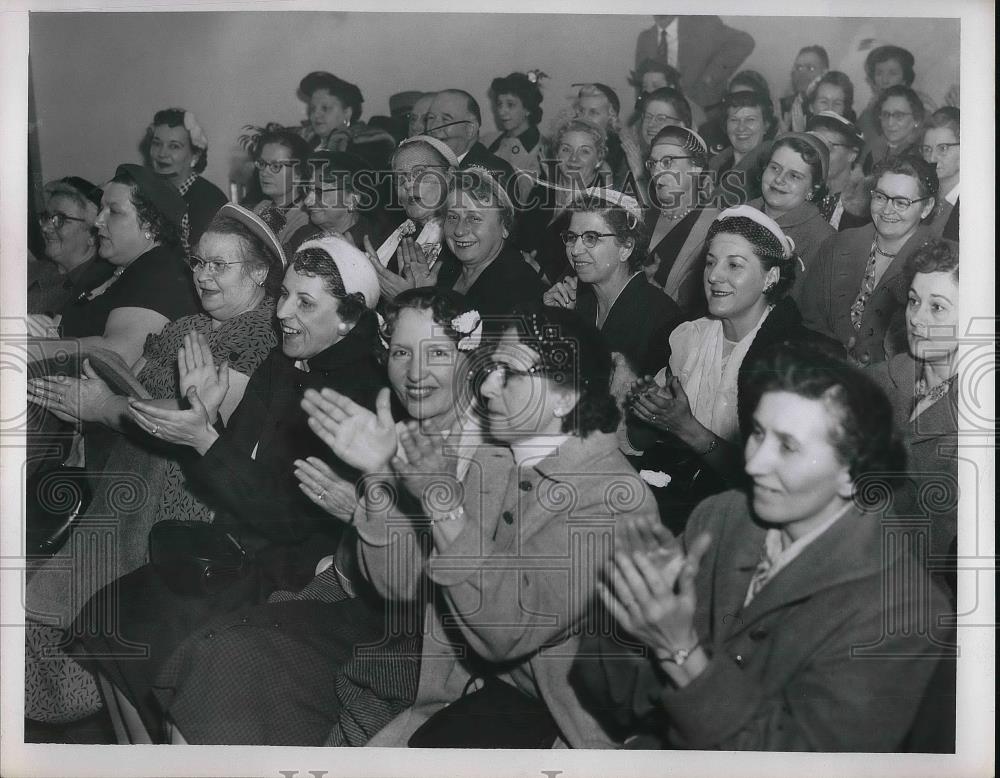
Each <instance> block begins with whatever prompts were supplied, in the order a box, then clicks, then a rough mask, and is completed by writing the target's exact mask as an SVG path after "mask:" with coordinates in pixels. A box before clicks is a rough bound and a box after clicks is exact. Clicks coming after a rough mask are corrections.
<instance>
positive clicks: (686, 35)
mask: <svg viewBox="0 0 1000 778" xmlns="http://www.w3.org/2000/svg"><path fill="white" fill-rule="evenodd" d="M658 35H659V33H658V31H657V27H656V25H653V26H652V27H650V28H649V29H646V30H643V31H642V32H641V33H639V37H638V39H637V40H636V43H635V68H636V70H638V69H639V67H640V66H641V65H642V63H643V62H644V61H645V60H647V59H654V60H655V59H657V47H658V45H659V39H658ZM677 46H678V51H677V69H678V70H679V71H680V73H681V90H682V91H683V92H684V94H685V95H686V96H687V97H688V99H689V100H693V101H694V102H696V103H697V104H698V105H700V106H702V107H703V108H708V107H709V106H711V105H714V104H715V103H718V102H719V101H720V100H722V97H723V95H725V93H726V86H727V85H728V84H729V79H730V78H731V77H732V76H733V74H734V73H736V70H737V68H739V66H740V65H741V64H742V63H743V61H744V60H745V59H746V58H747V57H749V56H750V53H751V52H752V51H753V49H754V39H753V37H752V36H751V35H750V34H749V33H746V32H743V31H742V30H736V29H733V28H732V27H727V26H726V25H725V24H723V22H722V19H720V18H719V17H718V16H681V17H679V19H678V24H677Z"/></svg>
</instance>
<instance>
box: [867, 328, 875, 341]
mask: <svg viewBox="0 0 1000 778" xmlns="http://www.w3.org/2000/svg"><path fill="white" fill-rule="evenodd" d="M874 334H875V329H874V327H869V328H868V337H869V338H870V337H872V336H873V335H874Z"/></svg>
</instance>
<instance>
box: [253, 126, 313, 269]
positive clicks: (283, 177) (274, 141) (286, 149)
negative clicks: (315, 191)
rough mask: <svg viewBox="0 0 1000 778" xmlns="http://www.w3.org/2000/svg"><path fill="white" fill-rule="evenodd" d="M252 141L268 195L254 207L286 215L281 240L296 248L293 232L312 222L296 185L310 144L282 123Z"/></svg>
mask: <svg viewBox="0 0 1000 778" xmlns="http://www.w3.org/2000/svg"><path fill="white" fill-rule="evenodd" d="M252 144H253V145H252V146H251V147H250V152H251V156H252V157H253V165H254V168H255V169H256V170H257V181H258V183H259V185H260V191H261V194H262V195H263V196H264V197H263V199H262V200H260V202H258V203H257V204H256V205H254V207H253V211H254V213H256V214H258V215H260V214H261V213H263V212H264V211H265V210H268V209H272V208H273V209H277V210H278V212H279V213H281V215H282V216H283V217H284V219H285V224H284V226H283V227H282V228H281V229H280V230H278V233H277V235H278V240H279V241H280V242H281V245H282V246H283V247H285V250H286V251H289V250H291V252H294V250H295V246H294V245H293V244H292V243H291V238H292V236H293V235H294V234H295V233H296V232H297V231H298V230H299V229H301V228H302V227H304V226H305V225H306V224H308V223H309V215H308V214H307V213H306V212H305V211H304V210H302V209H301V208H300V207H299V203H300V201H301V199H302V192H300V191H299V190H297V189H296V185H295V184H296V177H297V176H300V175H301V172H302V170H301V165H302V162H303V161H304V160H305V159H306V158H307V157H308V156H309V145H308V144H307V143H306V141H305V140H304V139H303V138H302V137H301V136H300V135H298V134H297V133H295V132H293V131H291V130H286V129H285V128H283V127H281V126H280V125H268V127H267V128H265V129H264V131H263V132H261V133H260V134H259V135H257V136H256V137H255V138H254V139H253V141H252Z"/></svg>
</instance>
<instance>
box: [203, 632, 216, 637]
mask: <svg viewBox="0 0 1000 778" xmlns="http://www.w3.org/2000/svg"><path fill="white" fill-rule="evenodd" d="M205 637H207V638H214V637H215V632H214V631H212V630H209V631H208V632H206V633H205Z"/></svg>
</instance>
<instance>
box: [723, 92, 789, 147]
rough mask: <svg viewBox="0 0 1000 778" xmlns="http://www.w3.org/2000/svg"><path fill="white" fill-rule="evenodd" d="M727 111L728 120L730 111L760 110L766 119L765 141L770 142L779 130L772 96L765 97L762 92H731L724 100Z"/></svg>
mask: <svg viewBox="0 0 1000 778" xmlns="http://www.w3.org/2000/svg"><path fill="white" fill-rule="evenodd" d="M722 105H723V108H724V109H725V112H726V113H725V115H726V119H728V118H729V112H730V111H738V110H740V109H741V108H759V109H760V113H761V116H762V117H763V118H764V139H765V140H769V139H770V138H773V137H774V133H775V132H777V130H778V119H777V117H775V115H774V105H773V104H772V102H771V97H770V95H763V94H761V93H760V92H730V93H729V94H728V95H726V96H725V97H724V98H723V99H722Z"/></svg>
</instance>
